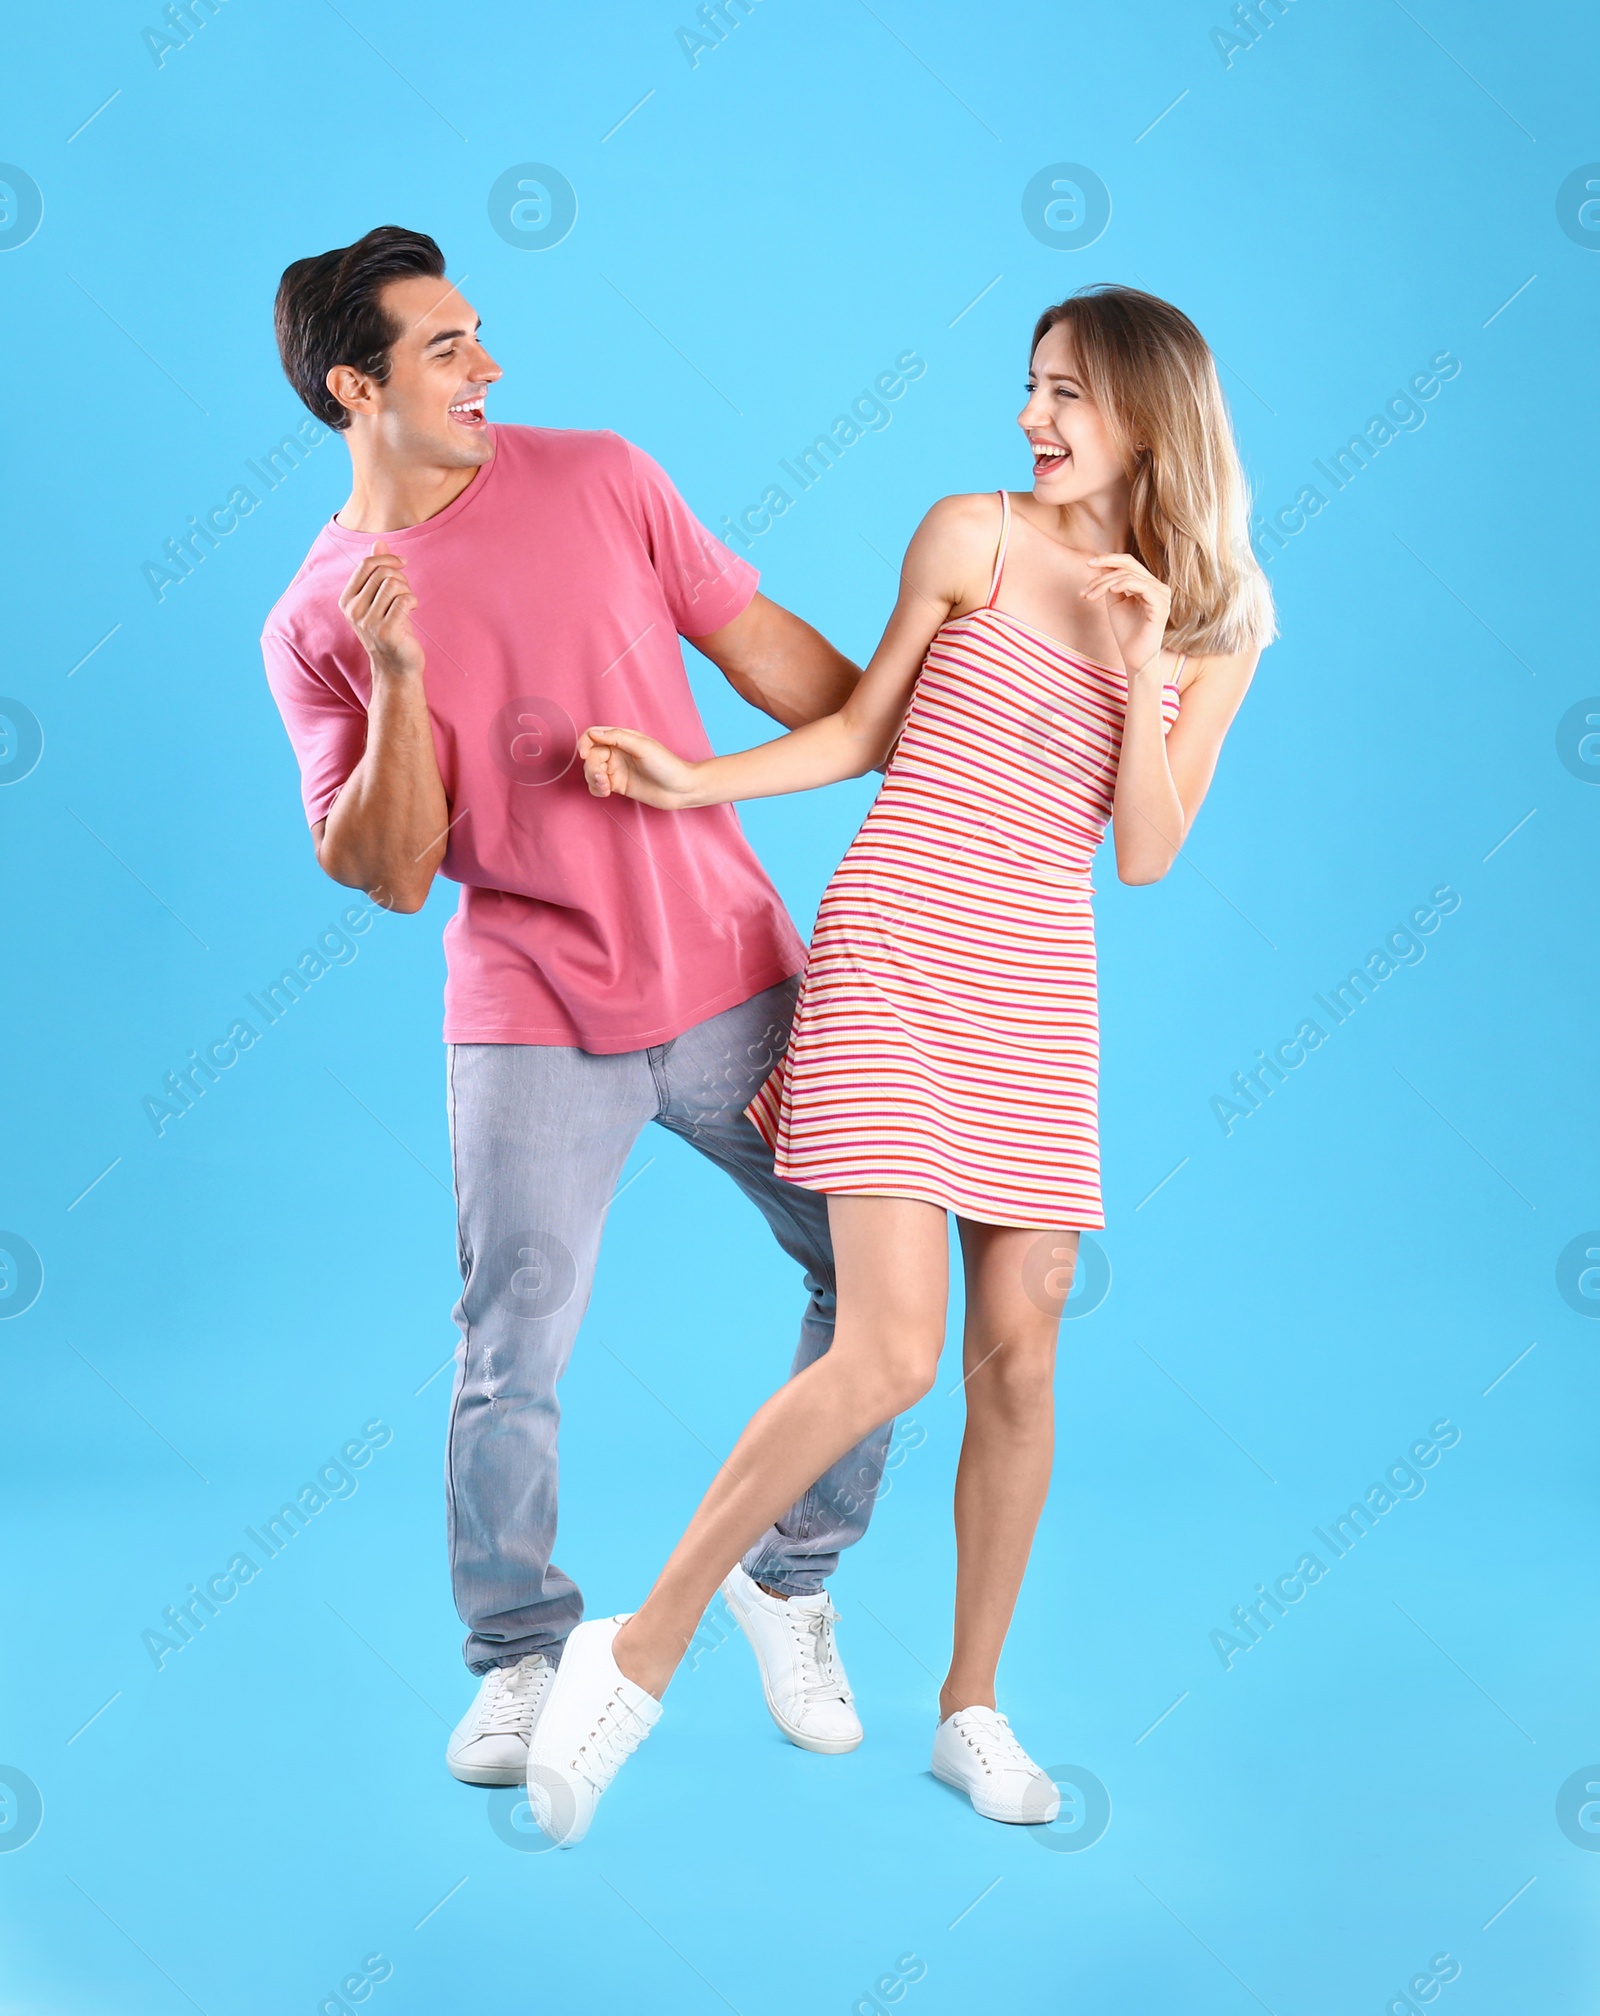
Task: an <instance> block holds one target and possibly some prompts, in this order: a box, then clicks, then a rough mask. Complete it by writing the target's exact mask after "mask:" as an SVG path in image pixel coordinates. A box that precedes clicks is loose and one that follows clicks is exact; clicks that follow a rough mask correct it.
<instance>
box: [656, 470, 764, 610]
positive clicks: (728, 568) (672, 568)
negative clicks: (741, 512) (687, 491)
mask: <svg viewBox="0 0 1600 2016" xmlns="http://www.w3.org/2000/svg"><path fill="white" fill-rule="evenodd" d="M627 449H628V462H629V467H630V469H631V471H632V474H633V491H634V497H635V500H636V503H637V507H638V510H639V514H640V520H641V527H642V530H643V532H644V536H645V543H646V545H647V547H648V549H649V553H650V564H651V565H652V566H653V567H654V569H655V571H656V576H657V578H658V580H659V581H660V583H661V587H662V592H663V593H664V594H665V596H666V598H667V607H668V608H669V609H670V610H671V611H672V620H673V622H674V623H675V624H676V625H677V626H678V634H679V636H680V637H707V636H709V635H710V634H711V632H712V631H713V630H720V629H721V628H722V626H723V624H724V623H731V622H732V621H733V619H734V617H735V616H737V615H738V614H739V613H740V611H741V610H743V609H746V608H748V606H749V604H750V601H751V599H752V597H753V596H754V595H755V592H756V588H757V585H758V584H759V582H760V579H761V577H760V575H759V574H758V573H757V572H756V570H755V568H753V567H752V566H751V565H750V563H749V561H748V560H741V559H740V558H739V556H738V554H737V553H735V552H733V551H732V550H731V549H730V548H728V547H727V546H724V545H723V543H722V541H721V540H720V539H715V538H713V537H712V535H711V534H710V533H709V532H708V531H707V530H706V528H705V527H704V526H703V525H702V524H701V523H700V521H699V519H698V518H696V517H695V515H694V513H693V512H692V511H691V510H690V509H689V507H688V505H687V504H685V503H684V501H683V499H682V498H681V497H680V496H679V495H678V493H677V491H676V490H675V489H674V488H673V485H672V479H671V478H670V477H669V476H668V475H667V472H666V471H665V470H664V469H663V468H662V467H661V465H660V464H659V463H658V462H653V461H652V460H651V459H650V457H649V456H648V455H646V454H645V452H644V450H643V449H642V448H635V447H634V445H633V443H632V442H631V441H630V442H628V443H627Z"/></svg>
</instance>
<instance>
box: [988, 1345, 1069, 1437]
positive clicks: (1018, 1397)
mask: <svg viewBox="0 0 1600 2016" xmlns="http://www.w3.org/2000/svg"><path fill="white" fill-rule="evenodd" d="M974 1356H975V1360H976V1364H975V1369H974V1370H973V1371H972V1372H970V1373H969V1374H968V1376H967V1382H966V1387H967V1406H968V1409H969V1411H970V1410H971V1409H972V1408H974V1407H978V1408H993V1409H996V1410H1001V1411H1004V1412H1005V1413H1006V1414H1007V1415H1012V1416H1018V1417H1021V1418H1022V1419H1024V1420H1026V1419H1027V1418H1028V1417H1029V1416H1030V1415H1033V1414H1036V1413H1038V1412H1039V1410H1040V1409H1041V1408H1044V1407H1047V1406H1048V1404H1049V1402H1050V1399H1051V1396H1052V1395H1053V1393H1054V1391H1055V1370H1056V1353H1055V1339H1054V1337H1053V1336H1052V1337H1050V1338H1048V1339H1043V1338H1014V1339H1011V1340H1009V1341H1007V1342H1006V1343H1003V1344H998V1345H993V1346H991V1347H989V1348H988V1350H987V1351H978V1352H977V1353H975V1354H974Z"/></svg>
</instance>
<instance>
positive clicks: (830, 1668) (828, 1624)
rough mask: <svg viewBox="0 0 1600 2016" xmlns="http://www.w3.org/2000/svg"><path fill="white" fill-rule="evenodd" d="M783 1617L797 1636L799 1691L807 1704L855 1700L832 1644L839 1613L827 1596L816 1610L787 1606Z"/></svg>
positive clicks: (789, 1604) (795, 1636)
mask: <svg viewBox="0 0 1600 2016" xmlns="http://www.w3.org/2000/svg"><path fill="white" fill-rule="evenodd" d="M784 1616H785V1617H786V1618H787V1620H788V1623H789V1628H790V1630H791V1631H792V1632H793V1634H794V1642H795V1650H796V1652H797V1653H798V1654H799V1657H800V1671H801V1675H802V1679H801V1686H800V1691H801V1693H802V1694H803V1695H804V1696H805V1698H806V1699H807V1700H808V1701H849V1700H852V1699H853V1698H854V1697H853V1696H852V1694H851V1692H850V1686H849V1683H848V1682H847V1681H846V1679H845V1677H844V1673H843V1671H842V1670H841V1668H840V1665H839V1654H838V1650H837V1648H836V1647H835V1645H834V1642H833V1627H834V1625H835V1624H837V1623H838V1621H839V1613H838V1611H837V1610H835V1609H834V1607H833V1605H832V1603H830V1602H829V1601H828V1599H827V1598H826V1597H824V1598H823V1600H822V1602H821V1604H820V1605H819V1606H818V1607H817V1608H816V1609H815V1610H796V1609H795V1607H794V1605H793V1603H792V1602H791V1603H787V1604H785V1605H784Z"/></svg>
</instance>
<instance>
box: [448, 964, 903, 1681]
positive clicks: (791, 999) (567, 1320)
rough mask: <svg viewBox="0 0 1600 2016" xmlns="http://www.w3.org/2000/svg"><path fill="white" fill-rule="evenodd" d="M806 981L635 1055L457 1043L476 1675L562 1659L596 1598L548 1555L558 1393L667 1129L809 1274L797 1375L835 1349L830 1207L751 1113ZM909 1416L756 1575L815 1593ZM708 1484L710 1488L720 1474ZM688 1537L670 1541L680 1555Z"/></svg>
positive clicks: (458, 1432)
mask: <svg viewBox="0 0 1600 2016" xmlns="http://www.w3.org/2000/svg"><path fill="white" fill-rule="evenodd" d="M798 991H799V982H798V981H797V980H789V981H785V982H784V983H783V984H782V985H781V986H778V987H772V988H769V989H768V990H767V991H766V992H765V993H763V994H758V995H756V996H755V998H754V999H753V1000H750V1001H746V1002H743V1003H742V1004H741V1005H740V1006H739V1007H737V1008H730V1009H728V1010H726V1011H725V1012H724V1013H723V1014H721V1015H715V1016H713V1017H712V1018H711V1019H710V1020H709V1021H707V1022H702V1023H699V1024H698V1025H697V1026H696V1027H695V1028H693V1029H689V1030H687V1031H685V1033H684V1034H683V1035H681V1036H678V1037H676V1038H674V1040H673V1041H672V1042H670V1043H661V1044H657V1045H655V1046H654V1047H653V1048H651V1049H649V1050H630V1051H626V1052H624V1053H623V1054H621V1055H618V1056H595V1055H592V1054H591V1053H590V1052H588V1051H586V1050H575V1049H568V1048H563V1047H560V1046H556V1045H544V1044H528V1043H458V1044H455V1045H453V1046H452V1047H451V1049H450V1051H449V1085H450V1138H451V1144H452V1152H453V1155H454V1161H455V1179H456V1208H457V1225H458V1233H457V1243H458V1247H459V1252H460V1260H461V1278H462V1291H461V1300H460V1302H459V1303H458V1304H457V1305H456V1311H455V1318H456V1323H457V1325H458V1326H459V1328H460V1331H461V1344H460V1346H459V1348H458V1350H457V1353H456V1383H455V1395H454V1398H453V1400H452V1402H451V1408H450V1444H449V1456H448V1468H447V1491H448V1501H449V1521H450V1572H451V1579H452V1581H453V1584H454V1588H455V1599H456V1608H457V1609H458V1610H459V1611H460V1613H461V1617H462V1621H463V1622H464V1623H465V1624H466V1626H467V1630H468V1636H467V1639H466V1643H465V1646H464V1647H463V1649H464V1651H465V1653H466V1659H467V1664H468V1665H469V1666H470V1667H471V1668H472V1669H473V1671H474V1672H478V1673H481V1672H485V1671H487V1669H488V1668H489V1667H491V1666H496V1665H501V1664H504V1663H506V1662H507V1661H509V1660H512V1659H516V1658H519V1657H520V1656H521V1655H522V1654H523V1653H525V1652H547V1651H548V1652H554V1651H556V1650H557V1649H558V1648H559V1647H560V1646H561V1644H562V1643H563V1642H564V1641H565V1639H566V1636H567V1633H568V1632H569V1631H570V1630H571V1629H572V1627H573V1626H574V1625H575V1624H576V1623H578V1622H579V1621H580V1619H581V1618H582V1616H583V1598H582V1597H581V1595H580V1594H579V1592H578V1588H577V1585H576V1584H575V1583H574V1582H573V1581H572V1579H571V1577H570V1576H567V1575H564V1574H563V1573H562V1571H561V1570H560V1569H559V1568H558V1567H556V1566H555V1564H554V1563H553V1562H552V1561H551V1559H550V1553H551V1548H552V1546H553V1545H554V1542H555V1533H556V1477H557V1463H556V1431H557V1427H558V1424H559V1422H560V1415H561V1410H560V1406H559V1404H558V1402H557V1399H556V1382H557V1381H558V1380H559V1379H560V1377H561V1375H562V1373H563V1372H564V1371H565V1369H566V1365H567V1360H568V1358H569V1356H570V1355H571V1352H572V1345H573V1340H574V1339H575V1338H576V1336H577V1334H578V1326H579V1324H580V1323H581V1322H582V1320H583V1313H584V1310H585V1309H586V1308H587V1306H588V1302H589V1290H590V1285H591V1283H592V1282H593V1279H594V1268H595V1260H596V1258H597V1256H598V1254H599V1250H600V1232H601V1228H602V1226H603V1225H604V1223H605V1216H606V1207H607V1205H608V1204H609V1202H610V1200H611V1197H612V1194H613V1192H614V1191H615V1189H616V1187H617V1180H618V1177H619V1176H620V1174H621V1172H622V1167H623V1164H624V1163H625V1162H626V1161H627V1159H628V1155H629V1152H630V1151H631V1149H632V1147H633V1145H634V1143H635V1141H637V1140H638V1138H639V1135H640V1133H641V1132H642V1131H643V1129H644V1126H645V1123H646V1122H647V1121H650V1120H654V1121H656V1122H658V1123H659V1124H660V1125H661V1126H663V1127H665V1128H667V1129H668V1131H669V1132H671V1133H673V1134H676V1135H678V1136H679V1137H680V1138H681V1139H683V1140H685V1141H687V1142H689V1143H690V1145H691V1146H692V1147H695V1148H697V1149H699V1151H700V1153H701V1154H702V1155H706V1156H709V1157H710V1159H711V1160H712V1161H713V1162H715V1163H716V1164H717V1166H718V1168H720V1169H723V1170H725V1171H726V1172H727V1174H728V1175H730V1176H731V1177H732V1178H733V1180H734V1182H735V1183H737V1184H738V1186H739V1188H740V1189H741V1190H742V1191H743V1192H744V1194H745V1195H746V1196H747V1197H748V1198H749V1199H750V1201H751V1202H752V1203H753V1204H754V1205H755V1206H756V1208H757V1209H758V1210H759V1211H760V1212H761V1214H762V1216H763V1217H764V1218H765V1219H766V1221H767V1223H768V1225H769V1226H770V1227H771V1228H772V1232H773V1236H774V1237H775V1238H776V1239H777V1241H778V1244H779V1245H780V1246H781V1247H782V1248H783V1250H784V1251H785V1252H786V1253H788V1254H789V1255H791V1257H792V1258H794V1259H795V1260H798V1261H799V1262H800V1264H801V1265H802V1266H803V1267H804V1268H805V1270H806V1273H805V1283H806V1288H807V1290H808V1293H809V1297H810V1299H809V1301H808V1303H807V1306H806V1311H805V1315H804V1317H803V1318H802V1320H801V1324H800V1344H799V1348H798V1350H797V1351H796V1352H795V1357H794V1365H793V1368H792V1369H793V1371H795V1372H798V1371H800V1370H801V1369H802V1368H803V1367H805V1366H807V1365H809V1364H811V1363H812V1361H813V1360H814V1359H817V1358H820V1357H821V1356H822V1354H823V1352H824V1351H826V1350H827V1348H828V1346H829V1344H830V1343H831V1342H832V1341H833V1310H834V1279H833V1252H832V1248H831V1246H830V1244H829V1240H828V1212H827V1200H826V1198H824V1197H821V1196H819V1195H818V1194H817V1193H816V1192H815V1191H812V1190H802V1189H801V1188H799V1187H798V1185H796V1184H793V1183H786V1182H784V1181H783V1180H782V1179H781V1178H780V1177H778V1176H775V1175H774V1174H773V1170H772V1156H771V1153H770V1151H769V1150H768V1148H767V1145H766V1143H765V1142H764V1141H763V1140H762V1138H761V1136H760V1135H759V1134H758V1133H757V1132H756V1130H755V1128H754V1127H753V1126H752V1125H751V1123H750V1121H749V1120H748V1119H746V1117H745V1111H744V1109H745V1107H746V1105H747V1104H748V1103H749V1101H750V1099H751V1097H752V1096H753V1095H754V1093H755V1092H756V1090H757V1088H758V1087H759V1086H760V1085H761V1083H762V1081H763V1080H764V1079H765V1078H766V1076H767V1074H768V1072H769V1071H770V1070H771V1069H772V1067H773V1065H774V1064H775V1063H776V1062H777V1061H778V1059H779V1058H780V1057H781V1056H782V1055H783V1051H784V1047H785V1045H786V1044H787V1042H788V1039H789V1024H790V1020H791V1018H792V1016H793V1014H794V1004H795V997H796V994H797V993H798ZM892 1425H893V1424H892V1423H885V1424H884V1426H883V1427H882V1428H879V1429H878V1430H876V1431H875V1432H874V1433H873V1434H871V1435H869V1436H868V1437H867V1438H866V1440H865V1441H864V1442H861V1443H859V1444H858V1445H857V1446H856V1447H855V1448H854V1449H852V1450H851V1451H850V1453H849V1454H848V1455H846V1456H843V1457H841V1458H840V1459H839V1461H838V1462H837V1463H836V1464H835V1465H834V1466H833V1468H832V1469H831V1470H829V1471H828V1472H827V1474H826V1475H825V1476H823V1477H822V1478H821V1479H819V1481H818V1482H817V1483H816V1484H814V1485H813V1486H812V1487H811V1489H810V1490H809V1491H808V1492H807V1493H806V1494H805V1496H804V1497H803V1498H801V1499H800V1501H799V1503H798V1504H796V1505H793V1506H791V1507H790V1509H789V1511H788V1512H786V1513H785V1514H784V1516H783V1517H782V1518H781V1519H780V1520H779V1521H778V1523H777V1524H776V1526H773V1527H771V1528H770V1529H769V1530H768V1531H767V1533H766V1534H765V1535H764V1536H763V1537H762V1539H761V1540H760V1541H758V1542H757V1544H756V1545H755V1546H754V1547H753V1548H752V1549H751V1550H750V1552H749V1554H747V1555H746V1557H745V1567H746V1568H747V1569H748V1570H749V1572H750V1573H751V1574H752V1575H755V1576H758V1577H759V1578H760V1580H761V1581H763V1582H766V1583H768V1584H770V1585H771V1586H772V1587H773V1588H775V1589H781V1590H784V1591H785V1592H786V1593H788V1594H790V1595H796V1596H800V1595H809V1594H810V1593H812V1592H813V1591H815V1590H817V1589H820V1588H821V1587H822V1584H823V1581H824V1579H825V1578H826V1577H827V1576H828V1575H830V1574H831V1573H832V1572H833V1570H834V1569H835V1568H836V1567H837V1566H838V1562H839V1550H840V1549H841V1548H843V1547H848V1546H849V1545H850V1544H851V1543H852V1542H853V1541H855V1540H859V1539H860V1537H861V1535H862V1534H863V1533H864V1532H865V1530H866V1525H867V1521H868V1519H869V1518H870V1517H871V1514H872V1503H873V1498H874V1496H875V1494H876V1492H877V1489H878V1484H879V1480H880V1478H881V1476H882V1473H883V1463H884V1457H885V1454H886V1452H887V1449H888V1443H889V1431H890V1428H891V1427H892ZM708 1482H709V1479H708ZM671 1537H672V1536H671V1535H668V1534H665V1533H663V1534H662V1536H661V1540H662V1546H663V1550H665V1547H666V1545H667V1543H668V1541H669V1540H670V1539H671Z"/></svg>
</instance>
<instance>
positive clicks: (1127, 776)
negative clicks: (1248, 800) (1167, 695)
mask: <svg viewBox="0 0 1600 2016" xmlns="http://www.w3.org/2000/svg"><path fill="white" fill-rule="evenodd" d="M1260 655H1261V654H1260V653H1259V652H1258V651H1241V652H1237V653H1235V654H1234V655H1233V656H1231V657H1225V658H1224V657H1218V658H1201V659H1191V660H1190V661H1189V662H1190V664H1191V665H1193V666H1196V667H1197V669H1196V671H1195V675H1194V677H1193V679H1191V680H1190V682H1189V684H1188V685H1187V686H1186V687H1185V689H1184V694H1183V707H1182V710H1181V712H1180V713H1179V715H1178V719H1177V720H1176V721H1175V722H1174V723H1173V728H1172V733H1171V734H1170V735H1168V734H1165V733H1164V732H1163V729H1162V719H1161V672H1160V669H1159V667H1158V666H1152V667H1151V668H1149V670H1147V671H1144V672H1136V673H1133V674H1131V675H1130V677H1129V680H1128V712H1127V716H1126V718H1125V720H1124V722H1123V727H1122V755H1121V759H1120V761H1119V764H1118V767H1117V791H1116V798H1115V800H1114V802H1113V806H1112V814H1111V831H1112V835H1113V838H1114V840H1115V843H1116V849H1117V875H1118V877H1119V878H1120V879H1121V880H1122V881H1124V882H1134V883H1143V882H1159V881H1160V880H1161V878H1162V877H1163V876H1164V875H1165V874H1166V872H1167V870H1168V869H1169V868H1170V867H1171V866H1172V864H1173V862H1174V861H1175V860H1176V859H1177V858H1178V850H1179V848H1181V847H1182V845H1183V843H1184V841H1185V840H1186V839H1187V838H1188V836H1189V829H1190V827H1191V826H1192V825H1193V824H1194V817H1195V814H1196V813H1197V812H1198V811H1199V810H1200V807H1201V804H1202V803H1203V802H1204V799H1205V795H1206V793H1207V791H1209V790H1210V788H1211V779H1212V776H1213V774H1214V772H1215V770H1216V767H1217V758H1218V756H1219V755H1221V753H1222V743H1223V738H1224V736H1226V734H1227V732H1228V730H1229V728H1230V727H1231V726H1232V724H1233V717H1234V715H1235V714H1237V713H1238V711H1239V705H1240V702H1241V701H1242V700H1243V699H1244V696H1245V693H1246V692H1247V691H1248V689H1249V685H1250V680H1251V677H1252V675H1253V674H1254V672H1255V669H1256V660H1257V659H1258V658H1259V657H1260Z"/></svg>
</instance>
